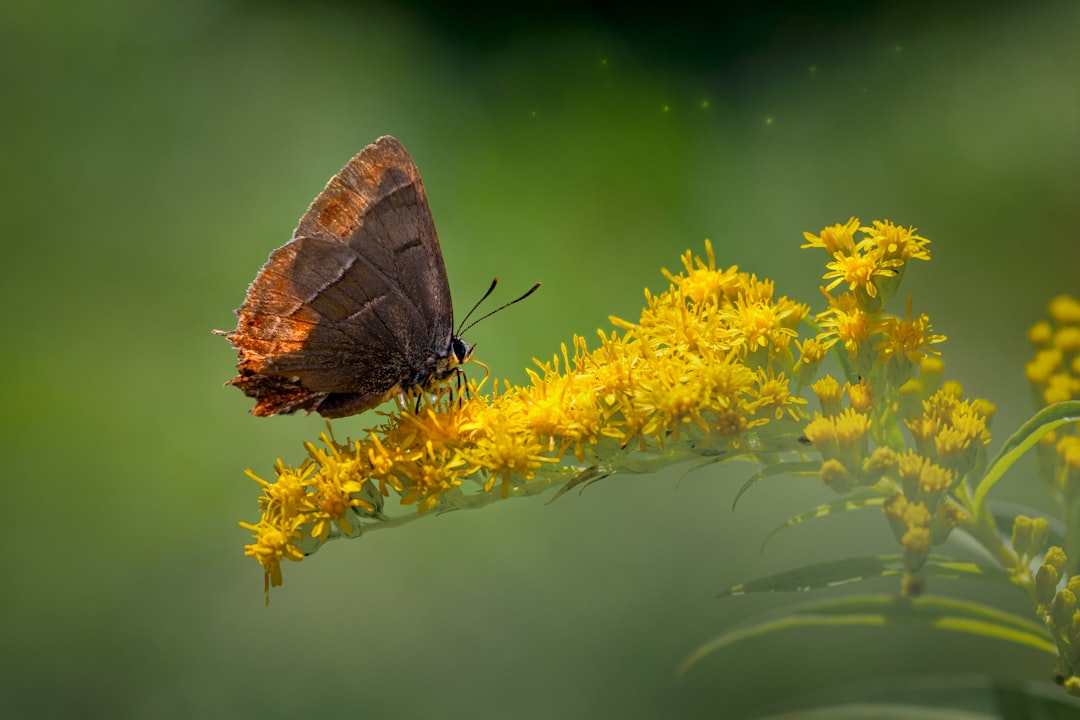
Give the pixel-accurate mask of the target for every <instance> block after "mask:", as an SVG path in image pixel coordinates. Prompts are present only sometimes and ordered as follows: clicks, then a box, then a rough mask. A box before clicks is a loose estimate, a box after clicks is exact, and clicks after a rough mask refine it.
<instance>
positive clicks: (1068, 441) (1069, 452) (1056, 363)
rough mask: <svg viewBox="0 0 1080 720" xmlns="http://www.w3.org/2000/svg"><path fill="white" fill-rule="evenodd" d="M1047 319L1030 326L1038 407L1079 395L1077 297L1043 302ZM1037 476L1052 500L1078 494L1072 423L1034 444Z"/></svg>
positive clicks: (1077, 444) (1078, 451)
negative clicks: (1042, 481) (1047, 487)
mask: <svg viewBox="0 0 1080 720" xmlns="http://www.w3.org/2000/svg"><path fill="white" fill-rule="evenodd" d="M1047 310H1048V313H1049V315H1050V319H1049V320H1042V321H1040V322H1038V323H1036V324H1035V325H1034V326H1033V327H1032V328H1031V329H1030V330H1029V331H1028V340H1030V341H1031V344H1032V346H1033V348H1034V350H1035V356H1034V358H1032V360H1031V361H1030V362H1028V364H1027V367H1026V368H1025V370H1026V372H1027V378H1028V383H1029V384H1030V387H1031V393H1032V398H1033V400H1034V402H1035V406H1036V407H1038V408H1043V407H1046V406H1047V405H1051V404H1053V403H1056V402H1062V401H1065V400H1077V399H1080V300H1077V299H1076V298H1074V297H1072V296H1070V295H1059V296H1058V297H1056V298H1054V299H1053V300H1051V301H1050V303H1049V304H1048V306H1047ZM1035 457H1036V463H1037V466H1038V472H1039V475H1040V477H1042V478H1043V480H1044V481H1045V482H1046V483H1047V484H1048V485H1049V487H1050V489H1051V491H1052V492H1053V493H1054V495H1055V497H1056V499H1057V500H1058V501H1059V502H1061V503H1065V506H1066V507H1074V505H1073V501H1074V499H1075V498H1077V497H1080V434H1078V429H1077V426H1076V425H1075V424H1073V425H1066V426H1063V427H1061V428H1058V429H1057V430H1054V431H1051V432H1049V433H1047V434H1046V435H1044V436H1043V437H1042V439H1041V440H1040V441H1039V445H1038V446H1037V448H1036V454H1035Z"/></svg>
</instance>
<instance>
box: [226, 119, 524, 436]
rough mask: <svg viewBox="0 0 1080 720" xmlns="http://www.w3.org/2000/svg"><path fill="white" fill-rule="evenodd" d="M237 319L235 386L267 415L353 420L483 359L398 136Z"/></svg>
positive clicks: (328, 193) (351, 179) (366, 154)
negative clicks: (474, 358)
mask: <svg viewBox="0 0 1080 720" xmlns="http://www.w3.org/2000/svg"><path fill="white" fill-rule="evenodd" d="M496 282H497V280H496ZM539 285H540V284H539V283H537V284H536V285H535V286H533V288H532V289H531V290H529V292H527V293H525V295H522V296H521V297H520V298H518V299H517V300H514V301H513V302H517V301H518V300H522V299H524V298H525V297H528V296H529V295H530V294H532V292H533V291H535V290H536V288H537V287H539ZM494 288H495V282H493V283H492V285H491V289H489V290H488V292H487V294H485V295H484V298H486V297H487V296H488V295H489V294H490V293H491V290H493V289H494ZM484 298H481V301H483V299H484ZM513 302H511V303H507V305H504V306H503V307H506V306H508V305H512V304H513ZM477 305H479V303H477ZM473 309H474V310H475V307H474V308H473ZM499 309H502V308H499ZM236 314H237V316H238V318H239V319H238V322H237V325H236V329H235V330H233V331H232V332H229V333H223V332H221V331H216V332H218V333H219V334H222V335H225V337H226V338H228V340H229V342H230V343H232V345H233V347H235V348H236V349H237V350H238V351H239V360H238V361H237V365H236V367H237V375H236V377H234V378H233V379H232V380H230V381H229V382H228V384H230V385H236V386H237V387H238V388H240V389H241V390H242V391H243V392H244V394H245V395H247V396H248V397H251V398H254V399H255V407H254V408H252V410H251V412H252V413H253V414H255V415H261V416H266V415H281V414H289V413H294V412H296V411H297V410H306V411H308V412H317V413H319V414H320V415H322V416H324V417H328V418H335V417H344V416H346V415H353V414H355V413H359V412H363V411H364V410H367V409H369V408H373V407H375V406H377V405H379V404H381V403H382V402H384V401H386V400H388V399H389V398H391V397H392V396H394V395H396V394H398V393H402V392H404V391H407V390H409V389H411V388H413V387H417V386H419V387H428V386H430V385H431V384H432V383H435V382H438V381H442V380H446V379H447V378H449V377H451V376H452V375H454V374H455V373H456V372H458V366H459V365H460V364H461V363H464V362H465V361H466V360H468V359H469V357H470V355H471V354H472V348H471V347H470V346H469V344H468V343H466V342H465V341H464V340H462V339H461V337H459V334H460V333H455V332H454V309H453V306H452V305H451V301H450V285H449V283H448V281H447V279H446V268H445V266H444V265H443V257H442V250H441V249H440V247H439V238H438V236H437V235H436V234H435V222H434V221H433V220H432V218H431V210H430V208H429V207H428V201H427V194H426V193H425V192H424V184H423V182H422V181H421V180H420V172H419V171H418V170H417V169H416V164H415V163H414V162H413V159H412V158H411V157H410V156H409V153H408V152H407V151H406V150H405V148H404V147H402V145H401V143H399V142H398V141H397V140H396V139H394V138H392V137H390V136H384V137H381V138H379V139H378V140H376V141H375V142H374V143H372V144H371V145H368V146H367V147H366V148H364V149H363V150H361V151H360V153H359V154H358V155H357V156H356V157H354V158H353V159H352V160H350V161H349V162H348V164H346V165H345V167H344V168H342V170H341V172H339V173H338V174H337V175H335V176H334V177H333V178H332V179H331V180H330V182H329V183H327V185H326V189H324V190H323V191H322V193H320V194H319V196H318V197H317V198H315V201H314V202H312V203H311V207H309V208H308V210H307V212H306V213H304V216H303V217H302V218H301V219H300V224H299V225H298V226H297V228H296V230H295V231H294V232H293V236H292V239H291V240H289V242H287V243H285V244H284V245H283V246H281V247H280V248H278V249H277V250H274V251H273V252H272V253H270V258H269V259H268V260H267V261H266V264H265V265H263V267H262V269H261V270H260V271H259V274H258V275H257V276H256V277H255V281H254V282H253V283H251V285H250V286H249V287H248V291H247V297H246V298H245V299H244V303H243V305H241V306H240V308H239V309H238V310H237V311H236ZM490 314H491V313H488V315H490ZM484 317H487V315H485V316H484ZM466 319H468V317H467V316H466ZM481 319H483V318H481ZM470 327H471V325H470Z"/></svg>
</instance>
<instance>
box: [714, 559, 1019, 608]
mask: <svg viewBox="0 0 1080 720" xmlns="http://www.w3.org/2000/svg"><path fill="white" fill-rule="evenodd" d="M902 572H904V563H903V556H902V555H866V556H863V557H853V558H844V559H843V560H830V561H828V562H821V563H814V564H811V565H803V566H801V567H797V568H794V569H792V570H786V571H784V572H781V573H776V574H775V575H768V576H766V577H763V578H758V579H756V580H751V581H750V582H747V583H743V584H741V585H733V586H732V587H730V588H728V589H727V590H725V591H724V592H722V593H720V594H719V595H718V596H717V597H720V598H725V597H730V596H732V595H745V594H748V593H767V592H807V591H810V590H817V589H820V588H826V587H835V586H837V585H846V584H848V583H853V582H858V581H860V580H871V579H874V578H882V577H892V576H895V575H899V574H900V573H902ZM919 573H920V574H921V575H925V576H926V577H942V578H949V579H958V578H967V579H971V580H987V581H990V582H995V583H999V584H1002V585H1012V584H1014V582H1013V579H1012V576H1011V575H1009V574H1008V573H1007V572H1005V571H1004V570H1002V569H1000V568H998V567H995V566H990V565H979V564H978V563H975V562H969V561H965V560H954V559H952V558H949V557H944V556H940V555H932V556H931V557H930V559H928V560H927V561H926V563H925V564H924V565H923V566H922V568H921V569H920V570H919Z"/></svg>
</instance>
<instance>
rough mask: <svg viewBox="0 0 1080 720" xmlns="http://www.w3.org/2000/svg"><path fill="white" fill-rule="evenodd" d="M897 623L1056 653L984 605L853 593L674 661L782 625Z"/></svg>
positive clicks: (1036, 629) (1026, 625)
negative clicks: (850, 595) (852, 595)
mask: <svg viewBox="0 0 1080 720" xmlns="http://www.w3.org/2000/svg"><path fill="white" fill-rule="evenodd" d="M897 625H908V626H918V627H928V628H934V629H937V630H946V631H950V632H959V633H964V634H966V635H974V636H979V637H985V638H992V639H996V640H1001V641H1003V642H1008V643H1012V644H1014V645H1021V646H1024V647H1029V648H1034V649H1036V650H1041V651H1043V652H1046V653H1048V654H1050V655H1053V656H1055V657H1056V656H1057V646H1056V645H1055V644H1054V642H1053V640H1052V638H1051V637H1050V634H1049V633H1048V632H1047V631H1046V628H1045V627H1043V626H1042V625H1039V624H1038V623H1035V622H1032V621H1030V620H1028V619H1026V618H1022V617H1019V616H1017V615H1012V614H1010V613H1005V612H1002V611H1000V610H998V609H996V608H993V607H990V606H988V605H983V604H981V603H976V602H971V601H968V600H957V599H953V598H942V597H923V598H906V597H902V596H897V595H857V596H854V597H848V598H840V599H835V600H825V601H821V602H816V603H806V604H804V605H801V606H796V607H795V608H791V609H789V610H788V615H787V616H786V617H783V618H779V619H776V620H765V621H762V622H758V623H756V624H753V625H750V626H749V627H745V628H742V629H739V630H733V631H731V632H727V633H724V634H722V635H720V636H719V637H716V638H714V639H713V640H710V641H709V642H707V643H705V644H704V645H701V646H700V647H698V648H697V649H695V650H694V651H693V652H691V653H690V654H689V655H688V656H687V657H686V658H685V659H684V660H683V661H682V662H681V663H680V664H679V667H678V670H677V675H678V676H679V677H681V676H683V675H685V674H686V672H687V671H688V670H689V669H690V668H691V667H693V666H694V665H696V664H697V663H698V662H699V661H700V660H702V659H703V658H705V657H706V656H708V655H710V654H712V653H714V652H716V651H717V650H721V649H723V648H726V647H728V646H730V645H734V644H735V643H738V642H742V641H744V640H750V639H753V638H758V637H763V636H765V635H768V634H771V633H775V632H779V631H781V630H790V629H794V628H804V627H837V626H849V627H854V626H877V627H887V626H897Z"/></svg>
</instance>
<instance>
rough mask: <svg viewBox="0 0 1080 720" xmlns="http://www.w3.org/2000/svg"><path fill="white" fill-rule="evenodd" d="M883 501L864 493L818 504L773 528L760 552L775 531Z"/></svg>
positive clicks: (762, 544)
mask: <svg viewBox="0 0 1080 720" xmlns="http://www.w3.org/2000/svg"><path fill="white" fill-rule="evenodd" d="M884 503H885V498H883V497H881V496H878V495H866V496H862V497H846V498H844V499H842V500H837V501H836V502H831V503H826V504H825V505H818V506H817V507H815V508H811V509H809V510H807V511H806V512H803V513H799V514H798V515H796V516H794V517H791V518H788V519H787V520H786V521H784V522H783V523H781V524H780V525H777V526H776V527H775V528H773V529H772V530H771V531H770V532H769V534H768V535H766V536H765V539H764V540H763V541H762V543H761V554H762V555H764V554H765V546H766V545H767V544H768V543H769V541H770V540H772V539H773V536H775V535H776V534H777V533H779V532H780V531H781V530H785V529H787V528H789V527H794V526H795V525H801V524H802V523H804V522H806V521H807V520H814V519H816V518H822V517H828V516H829V515H835V514H836V513H838V512H847V511H850V510H863V509H865V508H868V507H880V506H881V505H883V504H884Z"/></svg>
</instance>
